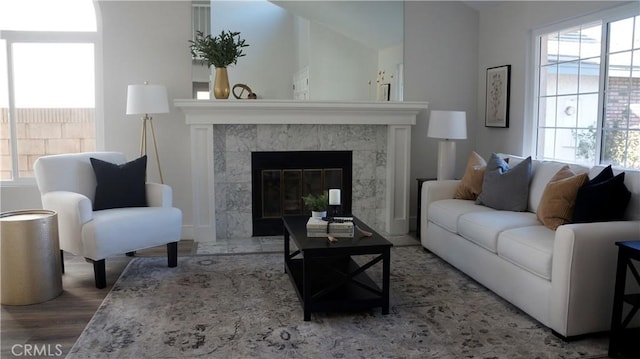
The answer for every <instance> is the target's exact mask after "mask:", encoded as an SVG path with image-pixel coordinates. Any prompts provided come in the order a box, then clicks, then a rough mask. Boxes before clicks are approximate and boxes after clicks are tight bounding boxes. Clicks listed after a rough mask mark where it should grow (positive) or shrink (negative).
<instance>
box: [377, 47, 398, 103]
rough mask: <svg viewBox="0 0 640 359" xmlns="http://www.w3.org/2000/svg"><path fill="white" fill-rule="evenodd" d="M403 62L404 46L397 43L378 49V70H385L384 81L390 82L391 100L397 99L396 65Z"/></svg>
mask: <svg viewBox="0 0 640 359" xmlns="http://www.w3.org/2000/svg"><path fill="white" fill-rule="evenodd" d="M403 63H404V46H403V45H402V44H398V45H395V46H390V47H387V48H385V49H382V50H380V51H378V70H384V71H385V79H384V82H385V83H387V82H388V83H390V84H391V97H390V98H391V101H398V65H399V64H403Z"/></svg>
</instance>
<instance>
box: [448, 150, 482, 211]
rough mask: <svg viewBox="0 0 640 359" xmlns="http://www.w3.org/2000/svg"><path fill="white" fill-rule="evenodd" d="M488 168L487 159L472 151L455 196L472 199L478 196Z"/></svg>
mask: <svg viewBox="0 0 640 359" xmlns="http://www.w3.org/2000/svg"><path fill="white" fill-rule="evenodd" d="M486 169H487V161H485V160H484V158H482V156H480V155H479V154H477V153H476V152H475V151H471V155H469V160H467V167H466V169H465V170H464V175H463V176H462V180H461V181H460V184H459V185H458V188H457V189H456V194H455V195H454V197H453V198H457V199H472V200H475V199H476V198H478V195H479V194H480V192H482V178H483V177H484V171H485V170H486Z"/></svg>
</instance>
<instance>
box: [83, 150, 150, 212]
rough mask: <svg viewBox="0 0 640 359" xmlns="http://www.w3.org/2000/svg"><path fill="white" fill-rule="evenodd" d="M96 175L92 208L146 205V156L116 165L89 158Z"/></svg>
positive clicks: (97, 209)
mask: <svg viewBox="0 0 640 359" xmlns="http://www.w3.org/2000/svg"><path fill="white" fill-rule="evenodd" d="M90 160H91V166H92V167H93V172H94V173H95V175H96V182H97V185H96V195H95V199H94V200H93V210H94V211H99V210H103V209H111V208H123V207H147V192H146V183H145V182H146V173H147V156H142V157H140V158H138V159H135V160H133V161H131V162H127V163H125V164H121V165H117V164H114V163H110V162H105V161H102V160H99V159H97V158H90Z"/></svg>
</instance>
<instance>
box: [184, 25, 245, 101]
mask: <svg viewBox="0 0 640 359" xmlns="http://www.w3.org/2000/svg"><path fill="white" fill-rule="evenodd" d="M189 42H190V43H191V45H190V46H189V47H190V49H191V55H192V56H193V57H194V58H195V59H196V60H197V61H201V62H202V64H203V65H204V64H207V67H211V65H213V66H214V67H215V69H216V79H215V82H214V86H213V94H214V96H215V98H218V99H226V98H229V93H230V92H231V89H230V87H229V77H228V75H227V66H229V65H232V64H233V65H235V64H237V63H238V59H239V58H241V57H243V56H245V55H246V54H245V53H244V52H243V48H245V47H248V46H249V44H247V43H246V41H245V40H244V39H241V38H240V33H239V32H232V31H224V30H223V31H222V32H220V35H218V36H211V35H204V33H203V32H202V31H198V32H197V33H196V38H195V40H189Z"/></svg>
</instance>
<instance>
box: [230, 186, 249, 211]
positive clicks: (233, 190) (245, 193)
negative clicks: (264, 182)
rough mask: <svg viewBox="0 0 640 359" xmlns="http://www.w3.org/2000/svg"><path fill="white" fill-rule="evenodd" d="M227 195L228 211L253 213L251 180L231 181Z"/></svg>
mask: <svg viewBox="0 0 640 359" xmlns="http://www.w3.org/2000/svg"><path fill="white" fill-rule="evenodd" d="M225 196H226V202H227V203H226V208H225V209H226V210H227V211H239V212H245V213H246V212H249V213H251V208H252V207H251V182H236V183H229V184H228V185H227V186H226V192H225Z"/></svg>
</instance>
